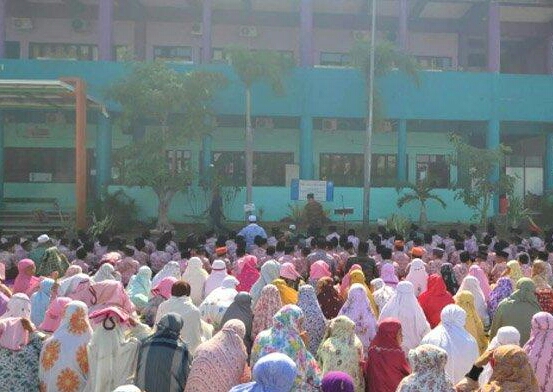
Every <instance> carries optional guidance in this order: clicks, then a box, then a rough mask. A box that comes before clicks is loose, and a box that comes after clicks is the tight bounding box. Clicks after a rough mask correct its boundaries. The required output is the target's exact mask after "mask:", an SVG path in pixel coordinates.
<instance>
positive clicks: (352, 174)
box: [4, 148, 450, 188]
mask: <svg viewBox="0 0 553 392" xmlns="http://www.w3.org/2000/svg"><path fill="white" fill-rule="evenodd" d="M4 153H5V167H6V173H5V181H6V182H30V181H31V182H32V181H39V182H40V181H46V182H60V183H64V182H68V183H71V182H73V181H74V179H75V150H73V149H71V148H5V150H4ZM88 156H89V167H94V161H93V158H94V154H93V151H89V153H88ZM253 159H254V171H253V175H254V178H253V183H254V185H256V186H285V184H286V165H291V164H294V154H293V153H292V152H255V153H254V157H253ZM202 161H203V158H202V156H201V154H200V162H202ZM211 162H212V165H213V166H212V170H213V171H212V173H210V174H211V175H213V176H215V177H216V178H217V179H218V180H219V181H220V182H221V183H222V184H223V185H228V186H244V185H245V184H246V173H245V156H244V152H242V151H216V152H213V153H212V156H211ZM167 164H168V166H169V168H170V169H171V170H173V168H174V167H175V169H174V170H177V171H182V170H188V169H190V168H191V152H190V151H189V150H171V151H167ZM173 165H175V166H173ZM416 165H417V168H416V173H417V179H418V180H423V179H425V178H431V179H433V181H435V186H436V187H438V188H446V187H448V186H449V183H450V178H449V164H448V162H447V159H446V156H445V155H417V157H416ZM200 167H201V165H200ZM115 172H118V170H117V168H115ZM396 172H397V158H396V155H394V154H373V156H372V166H371V180H372V181H371V182H372V184H373V186H377V187H390V186H394V185H395V181H396V180H395V179H396ZM319 173H320V176H319V177H320V179H321V180H327V181H332V182H334V184H335V185H336V186H343V187H361V186H363V173H364V160H363V155H362V154H329V153H322V154H320V156H319ZM200 174H201V175H204V174H206V173H200ZM116 177H117V178H114V182H120V181H121V179H120V178H119V175H117V176H116Z"/></svg>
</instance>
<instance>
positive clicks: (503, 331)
mask: <svg viewBox="0 0 553 392" xmlns="http://www.w3.org/2000/svg"><path fill="white" fill-rule="evenodd" d="M506 344H514V345H516V346H520V332H518V329H516V328H515V327H501V328H499V329H498V330H497V335H495V337H494V338H493V339H492V341H491V342H490V344H489V345H488V348H487V349H486V351H491V350H495V349H496V348H498V347H500V346H505V345H506ZM492 373H493V368H492V365H490V364H489V363H488V364H486V366H484V370H483V371H482V373H481V374H480V377H479V378H478V383H479V384H480V386H481V387H482V386H484V385H486V384H487V383H488V381H489V380H490V377H491V376H492Z"/></svg>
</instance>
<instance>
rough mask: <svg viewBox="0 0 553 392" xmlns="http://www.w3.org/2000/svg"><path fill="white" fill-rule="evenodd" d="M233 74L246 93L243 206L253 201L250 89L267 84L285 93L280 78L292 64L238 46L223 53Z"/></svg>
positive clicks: (272, 53) (277, 55)
mask: <svg viewBox="0 0 553 392" xmlns="http://www.w3.org/2000/svg"><path fill="white" fill-rule="evenodd" d="M226 55H227V56H228V57H229V58H230V61H231V63H232V67H233V68H234V71H235V72H236V74H237V75H238V77H239V78H240V80H241V81H242V83H243V84H244V88H245V90H246V130H245V132H246V137H245V139H246V143H245V147H244V151H245V156H246V203H251V202H252V184H253V128H252V118H251V111H252V86H253V85H254V83H258V82H264V81H265V82H269V83H270V85H271V87H272V89H273V91H274V92H275V94H284V84H283V79H284V76H285V74H286V72H287V71H288V70H289V69H291V68H292V66H293V61H292V59H290V58H287V57H285V56H283V55H282V54H280V53H278V52H275V51H270V50H257V51H255V52H253V51H251V50H249V49H247V48H241V47H231V48H228V49H227V50H226Z"/></svg>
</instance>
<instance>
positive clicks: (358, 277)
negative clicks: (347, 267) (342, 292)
mask: <svg viewBox="0 0 553 392" xmlns="http://www.w3.org/2000/svg"><path fill="white" fill-rule="evenodd" d="M349 277H350V287H351V285H352V284H354V283H359V284H361V285H363V287H365V290H366V291H367V297H369V302H370V304H371V310H372V312H373V314H374V317H375V318H376V319H378V316H379V311H378V305H377V304H376V301H375V300H374V297H373V294H372V292H371V289H369V286H367V283H366V282H365V274H364V273H363V271H360V270H355V271H351V272H350V274H349ZM348 291H349V288H348Z"/></svg>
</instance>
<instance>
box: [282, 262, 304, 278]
mask: <svg viewBox="0 0 553 392" xmlns="http://www.w3.org/2000/svg"><path fill="white" fill-rule="evenodd" d="M280 276H281V277H283V278H286V279H291V280H296V279H297V278H299V277H300V276H301V275H300V274H299V273H298V271H296V267H294V264H292V263H283V264H282V265H281V266H280Z"/></svg>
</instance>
